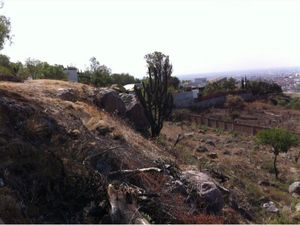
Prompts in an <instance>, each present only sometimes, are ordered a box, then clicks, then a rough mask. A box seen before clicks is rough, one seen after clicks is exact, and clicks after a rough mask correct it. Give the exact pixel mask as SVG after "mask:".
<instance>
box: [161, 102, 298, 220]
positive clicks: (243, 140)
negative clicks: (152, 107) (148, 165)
mask: <svg viewBox="0 0 300 225" xmlns="http://www.w3.org/2000/svg"><path fill="white" fill-rule="evenodd" d="M264 110H268V112H272V113H274V114H284V113H287V110H285V109H283V108H277V107H275V106H271V105H269V104H267V103H263V102H254V103H248V104H247V106H246V109H244V110H241V111H240V114H241V115H245V114H247V113H248V115H249V111H250V112H253V111H255V112H260V113H263V112H264ZM205 113H206V114H207V115H209V116H213V115H223V116H224V115H225V110H224V109H210V110H209V112H204V114H205ZM289 113H293V114H294V115H299V112H297V111H293V112H289ZM259 115H260V114H259V113H257V114H256V116H258V120H260V119H262V118H259ZM295 118H296V116H295V117H293V118H292V120H293V122H294V127H297V126H299V122H298V124H295V121H297V119H295ZM286 123H287V121H283V122H282V124H286ZM178 134H190V135H189V136H187V137H186V138H184V139H183V140H182V141H181V142H180V143H179V144H177V145H176V148H175V150H174V149H173V150H171V149H168V150H169V151H171V152H173V154H174V155H175V156H177V158H178V160H177V162H178V163H179V164H181V167H185V166H186V165H188V164H190V165H194V166H196V167H197V168H199V169H200V170H201V171H207V172H209V174H211V175H212V176H213V177H214V178H215V179H217V180H219V181H220V182H221V183H222V184H223V185H224V186H225V187H226V188H228V189H229V190H232V196H231V197H230V198H233V199H230V198H229V199H228V201H227V209H229V211H230V212H232V211H231V210H232V208H233V209H234V210H235V213H236V211H239V214H240V215H242V216H243V217H244V218H248V219H250V218H252V219H250V220H252V221H254V222H257V223H273V222H278V223H290V222H292V223H298V222H300V220H299V213H298V214H297V213H295V210H294V206H295V204H296V203H298V202H299V198H296V197H293V196H292V195H291V194H290V193H288V186H289V184H291V183H292V182H294V181H298V180H299V179H300V175H299V174H300V163H299V161H298V162H295V157H296V156H298V154H299V152H300V149H299V147H294V148H292V149H291V151H289V152H288V153H286V154H281V155H280V159H279V160H278V165H279V170H280V172H281V173H280V176H279V177H280V179H279V180H276V179H275V177H274V170H273V164H272V162H273V161H272V160H273V153H272V151H271V149H269V148H268V147H264V146H259V145H258V144H257V142H256V140H255V137H254V136H245V135H239V134H238V133H235V132H225V131H223V130H222V129H214V128H209V127H206V126H204V125H200V124H196V123H194V122H188V121H180V120H179V121H175V122H174V121H173V122H167V123H165V126H164V128H163V130H162V135H161V137H160V140H159V143H161V144H162V145H163V146H171V145H172V144H174V143H175V141H176V138H177V135H178ZM208 140H210V141H208ZM210 142H212V143H213V144H211V143H210ZM199 146H201V147H202V149H203V147H205V148H206V149H207V152H199V151H197V148H199ZM211 153H216V154H217V157H212V156H210V154H211ZM261 182H264V183H265V184H261ZM233 200H234V201H236V202H239V205H240V209H236V208H234V204H232V203H233ZM268 201H273V202H274V203H275V204H276V205H277V207H278V208H279V209H280V214H278V215H276V214H275V215H274V214H272V213H268V212H266V211H265V210H264V209H263V208H262V204H263V203H265V202H268ZM227 209H225V211H226V210H227ZM231 218H232V217H231Z"/></svg>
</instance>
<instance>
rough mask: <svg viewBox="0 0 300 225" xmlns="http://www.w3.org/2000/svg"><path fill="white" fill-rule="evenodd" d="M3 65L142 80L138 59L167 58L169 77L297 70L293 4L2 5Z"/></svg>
mask: <svg viewBox="0 0 300 225" xmlns="http://www.w3.org/2000/svg"><path fill="white" fill-rule="evenodd" d="M0 13H2V14H4V15H6V16H8V17H9V18H10V20H11V25H12V33H13V34H14V38H13V42H14V43H13V44H12V45H11V46H9V45H7V46H6V47H5V48H4V50H3V51H2V52H3V53H4V54H7V55H8V56H10V57H11V60H13V61H16V60H20V61H22V62H24V60H25V59H26V58H28V57H31V58H35V59H40V60H44V61H48V62H50V63H57V64H63V65H65V66H67V65H74V66H77V67H78V68H80V69H84V68H85V67H86V66H88V64H89V59H90V58H91V57H92V56H95V57H96V58H97V59H98V60H99V61H100V63H101V64H105V65H107V66H108V67H110V68H111V69H112V72H116V73H120V72H128V73H130V74H132V75H134V76H137V77H142V76H143V75H145V72H146V67H145V60H144V55H145V54H147V53H150V52H153V51H161V52H163V53H165V54H167V55H169V56H170V60H171V62H172V63H173V67H174V74H175V75H180V74H189V73H201V72H213V71H224V70H235V69H249V68H253V69H254V68H268V67H281V66H296V65H297V66H298V65H300V1H297V0H290V1H289V0H276V1H275V0H273V1H272V0H236V1H233V0H219V1H217V0H215V1H213V0H209V1H208V0H207V1H205V0H194V1H192V0H180V1H179V0H177V1H172V0H165V1H163V0H136V1H133V0H119V1H118V0H107V1H104V0H4V8H3V9H0Z"/></svg>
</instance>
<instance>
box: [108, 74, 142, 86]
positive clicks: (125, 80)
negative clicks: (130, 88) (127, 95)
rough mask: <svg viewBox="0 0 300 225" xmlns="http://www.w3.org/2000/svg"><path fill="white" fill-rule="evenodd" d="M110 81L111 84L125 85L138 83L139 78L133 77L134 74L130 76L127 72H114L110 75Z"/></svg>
mask: <svg viewBox="0 0 300 225" xmlns="http://www.w3.org/2000/svg"><path fill="white" fill-rule="evenodd" d="M111 82H112V83H113V84H120V85H126V84H135V83H140V80H139V79H136V78H134V76H131V75H129V74H128V73H121V74H118V73H114V74H112V75H111Z"/></svg>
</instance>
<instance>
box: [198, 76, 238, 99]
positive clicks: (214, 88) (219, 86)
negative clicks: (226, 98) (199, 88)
mask: <svg viewBox="0 0 300 225" xmlns="http://www.w3.org/2000/svg"><path fill="white" fill-rule="evenodd" d="M236 83H237V82H236V80H235V79H234V78H232V77H231V78H229V79H227V78H225V79H222V80H219V81H216V82H212V83H209V84H208V85H206V86H205V88H204V90H203V95H211V94H216V93H219V92H229V91H234V90H236V89H237V86H236Z"/></svg>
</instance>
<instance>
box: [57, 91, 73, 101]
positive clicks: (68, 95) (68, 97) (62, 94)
mask: <svg viewBox="0 0 300 225" xmlns="http://www.w3.org/2000/svg"><path fill="white" fill-rule="evenodd" d="M57 96H58V97H59V98H61V99H62V100H65V101H70V102H76V100H77V98H78V97H77V93H76V92H75V90H74V89H72V88H59V89H58V93H57Z"/></svg>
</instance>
